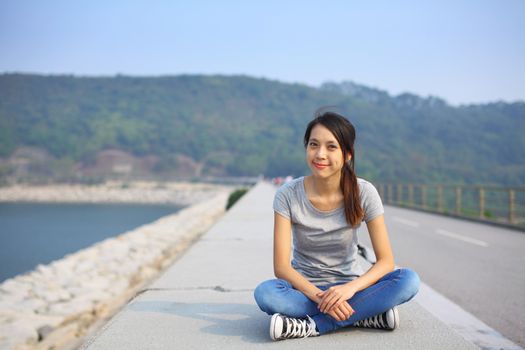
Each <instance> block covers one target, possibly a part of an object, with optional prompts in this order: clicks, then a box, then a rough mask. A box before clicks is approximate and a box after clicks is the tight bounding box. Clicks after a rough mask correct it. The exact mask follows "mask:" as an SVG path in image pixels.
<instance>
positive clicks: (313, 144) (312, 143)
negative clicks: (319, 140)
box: [308, 142, 317, 147]
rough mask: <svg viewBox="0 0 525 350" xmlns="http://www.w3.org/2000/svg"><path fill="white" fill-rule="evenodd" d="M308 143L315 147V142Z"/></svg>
mask: <svg viewBox="0 0 525 350" xmlns="http://www.w3.org/2000/svg"><path fill="white" fill-rule="evenodd" d="M308 145H309V146H310V147H315V146H317V144H316V143H315V142H310V143H309V144H308Z"/></svg>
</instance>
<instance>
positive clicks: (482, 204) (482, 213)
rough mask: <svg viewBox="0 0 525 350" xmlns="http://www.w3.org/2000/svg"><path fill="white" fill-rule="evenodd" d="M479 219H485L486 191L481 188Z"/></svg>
mask: <svg viewBox="0 0 525 350" xmlns="http://www.w3.org/2000/svg"><path fill="white" fill-rule="evenodd" d="M479 218H480V219H484V218H485V189H484V188H483V187H480V188H479Z"/></svg>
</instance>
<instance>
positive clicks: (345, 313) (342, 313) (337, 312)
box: [327, 301, 355, 322]
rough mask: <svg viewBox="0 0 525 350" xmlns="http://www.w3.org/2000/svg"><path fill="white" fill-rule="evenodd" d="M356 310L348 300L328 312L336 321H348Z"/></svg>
mask: <svg viewBox="0 0 525 350" xmlns="http://www.w3.org/2000/svg"><path fill="white" fill-rule="evenodd" d="M354 312H355V311H354V310H353V309H352V307H351V306H350V304H348V302H347V301H345V302H343V303H341V305H339V306H334V307H333V308H332V310H330V311H328V312H327V314H328V315H330V316H332V317H333V318H334V319H335V320H336V321H338V322H341V321H346V320H348V319H349V318H350V316H352V315H353V314H354Z"/></svg>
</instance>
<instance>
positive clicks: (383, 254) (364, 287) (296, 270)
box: [254, 112, 419, 340]
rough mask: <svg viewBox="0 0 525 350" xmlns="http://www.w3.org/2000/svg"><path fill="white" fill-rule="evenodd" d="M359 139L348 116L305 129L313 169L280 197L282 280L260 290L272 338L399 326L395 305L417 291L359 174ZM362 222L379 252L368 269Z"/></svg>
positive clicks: (325, 116)
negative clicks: (362, 262)
mask: <svg viewBox="0 0 525 350" xmlns="http://www.w3.org/2000/svg"><path fill="white" fill-rule="evenodd" d="M354 141H355V129H354V127H353V125H352V124H351V123H350V122H349V121H348V120H347V119H345V118H344V117H342V116H341V115H339V114H337V113H334V112H324V113H322V114H319V113H318V114H317V117H316V118H315V119H314V120H312V121H311V122H310V123H309V124H308V127H307V129H306V132H305V135H304V145H305V148H306V161H307V163H308V166H309V168H310V170H311V175H309V176H306V177H300V178H298V179H295V180H293V181H291V182H288V183H287V184H285V185H283V186H282V187H281V188H279V190H278V191H277V193H276V195H275V199H274V204H273V208H274V260H273V264H274V273H275V276H276V277H277V279H272V280H268V281H265V282H263V283H261V284H260V285H259V286H257V288H256V289H255V292H254V296H255V300H256V302H257V304H258V305H259V307H260V308H261V310H262V311H264V312H266V313H268V314H269V315H272V318H271V321H270V336H271V338H272V339H273V340H281V339H288V338H298V337H308V336H317V335H321V334H325V333H328V332H331V331H334V330H336V329H338V328H341V327H346V326H350V325H354V326H362V327H373V328H382V329H389V330H393V329H395V328H396V327H397V326H398V324H399V316H398V313H397V309H396V308H395V306H396V305H399V304H402V303H404V302H407V301H408V300H410V299H412V297H414V295H415V294H416V293H417V291H418V288H419V277H418V276H417V274H416V273H415V272H414V271H412V270H409V269H396V270H394V266H395V265H394V257H393V255H392V249H391V247H390V242H389V239H388V232H387V229H386V226H385V223H384V218H383V212H384V210H383V205H382V203H381V198H380V197H379V194H378V193H377V190H376V189H375V187H374V186H373V185H372V184H371V183H369V182H367V181H365V180H363V179H360V178H357V177H356V175H355V172H354V158H355V153H354ZM362 221H365V223H366V226H367V228H368V232H369V235H370V240H371V242H372V245H373V249H374V253H375V256H376V263H375V264H374V265H372V267H371V268H370V269H369V270H368V271H366V272H364V271H362V270H361V269H360V266H359V264H358V261H357V254H358V245H357V243H358V240H357V229H358V227H359V226H360V224H361V222H362ZM291 233H293V259H292V260H291V259H290V252H291V249H292V237H291V236H292V235H291ZM290 260H291V261H290Z"/></svg>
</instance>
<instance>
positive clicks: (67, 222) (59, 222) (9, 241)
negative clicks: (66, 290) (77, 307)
mask: <svg viewBox="0 0 525 350" xmlns="http://www.w3.org/2000/svg"><path fill="white" fill-rule="evenodd" d="M180 209H181V207H180V206H175V205H145V204H70V203H68V204H57V203H52V204H50V203H0V282H2V281H4V280H5V279H7V278H9V277H13V276H15V275H18V274H20V273H24V272H27V271H30V270H32V269H34V268H35V267H36V266H37V265H38V264H47V263H49V262H51V261H53V260H57V259H60V258H62V257H63V256H64V255H66V254H69V253H73V252H76V251H77V250H79V249H82V248H86V247H88V246H90V245H92V244H93V243H96V242H99V241H102V240H104V239H106V238H109V237H114V236H117V235H119V234H121V233H124V232H126V231H129V230H131V229H134V228H136V227H138V226H141V225H143V224H146V223H149V222H152V221H155V220H156V219H158V218H160V217H163V216H166V215H170V214H173V213H175V212H177V211H179V210H180Z"/></svg>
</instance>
